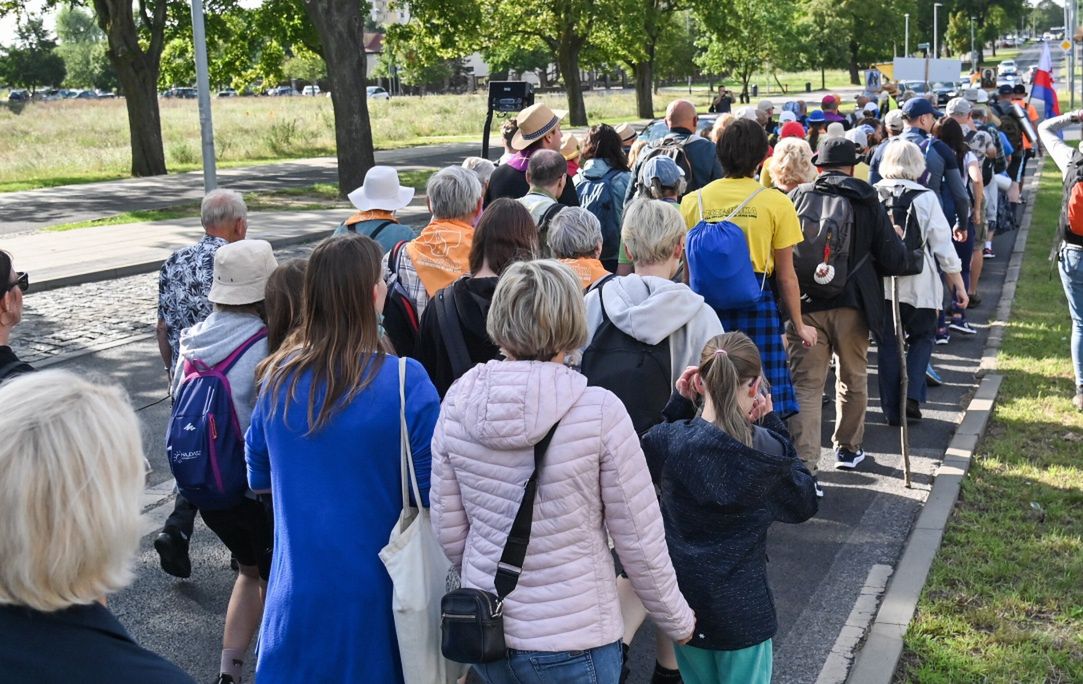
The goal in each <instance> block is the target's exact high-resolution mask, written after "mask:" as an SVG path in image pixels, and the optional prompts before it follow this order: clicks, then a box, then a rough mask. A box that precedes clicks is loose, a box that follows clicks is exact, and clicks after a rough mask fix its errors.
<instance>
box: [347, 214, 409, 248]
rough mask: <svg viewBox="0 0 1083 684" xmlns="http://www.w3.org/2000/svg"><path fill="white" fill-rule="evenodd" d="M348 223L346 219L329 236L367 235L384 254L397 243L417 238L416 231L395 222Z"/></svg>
mask: <svg viewBox="0 0 1083 684" xmlns="http://www.w3.org/2000/svg"><path fill="white" fill-rule="evenodd" d="M348 222H349V219H346V220H345V221H343V222H342V223H340V224H338V228H335V232H334V233H332V234H331V235H332V237H335V236H339V235H349V234H350V233H357V234H358V235H368V236H369V237H370V238H372V239H373V240H375V241H376V242H377V243H379V245H380V249H382V250H384V254H387V253H388V252H390V251H391V248H392V247H394V246H395V245H396V244H397V243H399V242H401V241H403V240H406V241H410V240H413V239H414V238H416V237H417V231H415V230H414V229H413V228H411V227H410V226H404V225H402V224H401V223H398V222H397V221H391V222H388V221H387V220H385V219H369V220H367V221H358V222H357V223H354V224H349V223H348Z"/></svg>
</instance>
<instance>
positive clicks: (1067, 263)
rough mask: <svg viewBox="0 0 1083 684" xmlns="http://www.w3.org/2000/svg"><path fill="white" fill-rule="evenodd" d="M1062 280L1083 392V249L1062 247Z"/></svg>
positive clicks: (1074, 360) (1077, 376) (1077, 377)
mask: <svg viewBox="0 0 1083 684" xmlns="http://www.w3.org/2000/svg"><path fill="white" fill-rule="evenodd" d="M1057 270H1058V271H1060V282H1061V284H1062V285H1063V286H1064V296H1065V297H1067V298H1068V313H1069V314H1070V315H1071V316H1072V365H1073V366H1074V367H1075V386H1076V392H1083V249H1062V250H1061V253H1060V263H1059V267H1058V268H1057Z"/></svg>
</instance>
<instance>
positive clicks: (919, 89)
mask: <svg viewBox="0 0 1083 684" xmlns="http://www.w3.org/2000/svg"><path fill="white" fill-rule="evenodd" d="M930 89H931V86H930V85H929V84H928V83H926V82H925V81H899V91H900V92H904V93H905V92H906V91H907V90H912V91H914V92H915V93H917V94H918V95H924V94H925V93H927V92H929V90H930Z"/></svg>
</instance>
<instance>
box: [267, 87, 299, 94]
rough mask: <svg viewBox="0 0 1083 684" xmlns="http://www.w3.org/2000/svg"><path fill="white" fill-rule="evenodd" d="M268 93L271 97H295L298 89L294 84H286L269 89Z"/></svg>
mask: <svg viewBox="0 0 1083 684" xmlns="http://www.w3.org/2000/svg"><path fill="white" fill-rule="evenodd" d="M267 94H268V95H270V96H271V97H293V96H294V95H296V94H297V91H296V90H294V89H293V87H292V86H288V85H284V86H278V87H277V88H271V89H270V90H268V91H267Z"/></svg>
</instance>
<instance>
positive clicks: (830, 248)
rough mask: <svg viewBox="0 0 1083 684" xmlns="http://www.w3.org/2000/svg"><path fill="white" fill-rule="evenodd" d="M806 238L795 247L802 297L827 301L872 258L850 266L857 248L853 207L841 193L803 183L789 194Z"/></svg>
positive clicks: (794, 265)
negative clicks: (855, 245) (855, 247)
mask: <svg viewBox="0 0 1083 684" xmlns="http://www.w3.org/2000/svg"><path fill="white" fill-rule="evenodd" d="M790 199H792V200H793V203H794V208H795V209H797V216H798V218H799V219H800V220H801V232H802V233H803V234H804V236H805V239H804V240H802V241H801V242H800V243H798V244H797V245H795V246H794V248H793V270H794V271H795V272H796V273H797V282H798V284H799V285H800V287H801V299H803V300H806V301H810V300H819V301H827V300H831V299H834V298H835V297H838V296H839V295H841V294H842V293H843V292H844V291H845V290H846V281H847V280H849V278H850V275H851V274H853V273H856V272H857V270H858V269H859V268H861V266H862V265H863V264H864V263H865V261H866V260H868V258H869V254H868V253H866V254H865V255H864V256H863V257H861V259H860V260H859V261H858V262H857V263H856V264H854V265H853V266H851V265H850V257H851V255H852V254H853V248H854V207H853V205H852V204H850V200H849V199H847V198H846V197H843V196H842V195H838V194H835V193H831V192H824V191H823V190H821V189H820V188H817V186H816V183H815V182H812V183H804V184H802V185H799V186H798V187H797V188H795V189H794V190H793V192H791V193H790Z"/></svg>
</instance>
